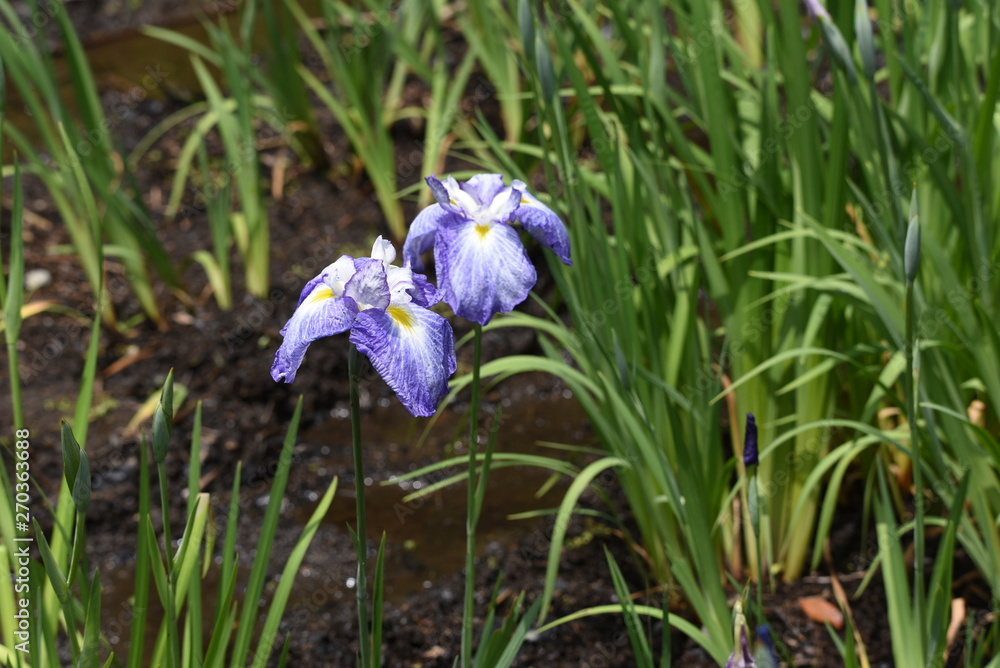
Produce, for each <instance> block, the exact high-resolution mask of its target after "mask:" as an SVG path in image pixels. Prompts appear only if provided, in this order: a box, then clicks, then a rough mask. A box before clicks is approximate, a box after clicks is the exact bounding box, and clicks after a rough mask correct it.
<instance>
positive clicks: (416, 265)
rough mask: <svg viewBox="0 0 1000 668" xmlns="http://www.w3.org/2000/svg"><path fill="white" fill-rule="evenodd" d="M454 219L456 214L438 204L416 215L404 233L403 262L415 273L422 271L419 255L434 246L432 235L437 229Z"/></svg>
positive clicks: (422, 266) (422, 264) (421, 261)
mask: <svg viewBox="0 0 1000 668" xmlns="http://www.w3.org/2000/svg"><path fill="white" fill-rule="evenodd" d="M445 196H446V197H447V195H445ZM456 217H457V214H455V213H453V212H451V211H448V210H447V209H445V208H444V207H442V206H441V205H440V204H431V205H430V206H429V207H427V208H425V209H424V210H423V211H421V212H420V213H419V214H417V217H416V218H415V219H414V220H413V223H412V224H411V225H410V229H409V231H408V232H407V233H406V241H405V242H403V261H404V262H405V263H406V264H407V265H409V266H410V267H413V269H415V270H416V271H423V270H424V262H423V260H421V259H420V254H421V253H426V252H427V251H429V250H430V249H431V246H433V245H434V235H435V234H437V231H438V228H440V227H441V226H443V225H444V224H446V223H447V222H448V221H449V220H453V219H455V218H456Z"/></svg>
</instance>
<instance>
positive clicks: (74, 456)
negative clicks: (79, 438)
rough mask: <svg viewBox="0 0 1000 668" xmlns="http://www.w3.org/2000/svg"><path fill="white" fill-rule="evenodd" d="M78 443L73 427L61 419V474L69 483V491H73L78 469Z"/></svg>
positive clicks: (79, 451) (80, 451) (79, 452)
mask: <svg viewBox="0 0 1000 668" xmlns="http://www.w3.org/2000/svg"><path fill="white" fill-rule="evenodd" d="M81 453H82V450H80V444H79V443H77V442H76V437H75V436H73V429H72V428H71V427H70V426H69V423H68V422H66V420H63V421H62V456H63V475H64V476H65V477H66V484H67V485H69V491H70V493H71V494H72V493H73V486H74V485H75V484H76V476H77V473H78V472H79V470H80V454H81Z"/></svg>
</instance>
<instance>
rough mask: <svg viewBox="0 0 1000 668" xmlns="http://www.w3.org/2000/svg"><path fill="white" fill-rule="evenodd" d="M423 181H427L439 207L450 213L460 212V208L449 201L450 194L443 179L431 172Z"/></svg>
mask: <svg viewBox="0 0 1000 668" xmlns="http://www.w3.org/2000/svg"><path fill="white" fill-rule="evenodd" d="M452 180H454V179H452ZM424 181H426V182H427V185H428V186H429V187H430V189H431V194H432V195H434V199H436V200H437V203H438V204H440V205H441V208H443V209H444V210H446V211H450V212H451V213H461V212H462V209H461V208H460V207H459V206H457V205H456V204H455V203H454V202H452V201H451V194H450V193H449V192H448V187H447V186H446V185H445V184H444V182H443V181H441V180H440V179H439V178H437V177H436V176H434V175H433V174H431V175H430V176H428V177H427V178H425V179H424ZM425 210H426V209H425ZM414 223H416V221H414Z"/></svg>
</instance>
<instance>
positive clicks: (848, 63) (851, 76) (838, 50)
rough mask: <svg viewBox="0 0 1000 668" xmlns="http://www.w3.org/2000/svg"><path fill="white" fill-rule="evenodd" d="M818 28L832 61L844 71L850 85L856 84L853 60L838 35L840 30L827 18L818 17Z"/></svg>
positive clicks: (845, 44)
mask: <svg viewBox="0 0 1000 668" xmlns="http://www.w3.org/2000/svg"><path fill="white" fill-rule="evenodd" d="M819 27H820V28H821V29H822V30H823V39H824V41H826V45H827V47H829V49H830V55H831V56H833V60H834V61H835V62H836V63H837V64H838V65H840V67H841V69H843V70H844V73H845V74H846V75H847V81H848V82H850V84H851V85H854V84H856V83H857V82H858V74H857V72H855V70H854V59H853V58H852V57H851V50H850V49H849V48H848V47H847V42H846V41H844V36H843V35H842V34H840V30H839V29H838V28H837V26H836V25H835V24H834V23H833V21H831V20H830V19H829V18H827V17H824V16H820V17H819Z"/></svg>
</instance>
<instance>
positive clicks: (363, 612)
mask: <svg viewBox="0 0 1000 668" xmlns="http://www.w3.org/2000/svg"><path fill="white" fill-rule="evenodd" d="M347 375H348V377H349V379H350V386H351V443H352V444H353V445H354V488H355V492H354V496H355V499H356V504H357V505H356V510H355V514H356V517H357V523H358V527H357V533H356V535H357V547H358V581H357V583H356V587H357V591H358V633H359V634H360V636H359V640H358V645H359V646H360V648H361V665H362V666H364V667H365V668H368V656H369V651H370V649H371V648H370V647H369V646H368V645H369V643H370V638H371V634H370V632H369V628H368V527H367V526H366V522H365V462H364V459H363V458H362V455H363V453H362V450H361V399H360V397H359V394H358V382H359V380H360V379H361V353H359V352H358V349H357V347H356V346H355V345H354V344H353V343H352V344H351V350H350V352H349V353H348V355H347Z"/></svg>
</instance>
